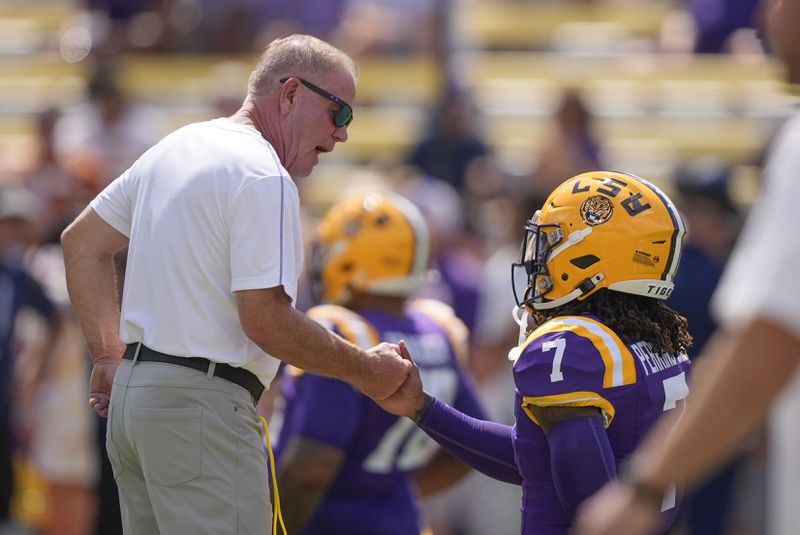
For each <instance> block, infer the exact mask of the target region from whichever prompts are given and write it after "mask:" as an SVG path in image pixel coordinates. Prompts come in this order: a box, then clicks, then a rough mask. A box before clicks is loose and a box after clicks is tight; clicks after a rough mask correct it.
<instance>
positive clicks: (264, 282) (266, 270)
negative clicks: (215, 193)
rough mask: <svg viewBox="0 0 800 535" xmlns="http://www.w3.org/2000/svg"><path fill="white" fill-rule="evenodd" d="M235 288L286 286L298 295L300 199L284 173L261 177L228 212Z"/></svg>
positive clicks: (234, 202) (294, 294)
mask: <svg viewBox="0 0 800 535" xmlns="http://www.w3.org/2000/svg"><path fill="white" fill-rule="evenodd" d="M229 229H230V244H231V245H230V246H231V256H230V258H231V291H234V292H235V291H239V290H253V289H259V288H274V287H275V286H283V287H284V289H285V290H286V293H287V294H288V295H289V296H290V297H291V298H292V300H294V299H295V298H296V296H297V279H298V276H299V269H300V266H301V264H302V254H303V252H302V237H301V236H302V235H301V233H300V230H301V229H300V200H299V197H298V194H297V188H296V187H295V185H294V183H293V182H291V180H289V179H288V178H284V177H279V176H276V177H266V178H258V179H255V180H253V181H251V182H249V183H248V184H247V185H246V186H245V187H243V188H242V189H241V190H240V191H238V192H237V193H236V194H235V195H234V198H233V200H232V206H231V208H230V211H229Z"/></svg>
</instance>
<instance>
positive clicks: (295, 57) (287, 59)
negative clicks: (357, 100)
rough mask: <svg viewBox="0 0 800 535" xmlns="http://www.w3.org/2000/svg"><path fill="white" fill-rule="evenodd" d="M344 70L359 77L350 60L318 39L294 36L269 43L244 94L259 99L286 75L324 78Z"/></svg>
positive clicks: (307, 36)
mask: <svg viewBox="0 0 800 535" xmlns="http://www.w3.org/2000/svg"><path fill="white" fill-rule="evenodd" d="M341 68H345V69H347V70H349V71H350V74H352V75H353V79H354V80H355V79H357V78H358V66H357V65H356V63H355V62H354V61H353V59H352V58H351V57H350V56H348V55H347V54H345V53H344V52H342V51H341V50H339V49H338V48H336V47H335V46H333V45H331V44H329V43H326V42H325V41H323V40H321V39H317V38H316V37H312V36H310V35H301V34H295V35H290V36H289V37H283V38H280V39H275V40H274V41H272V42H271V43H269V44H268V45H267V46H266V48H265V49H264V52H262V53H261V58H260V59H259V61H258V65H256V67H255V69H253V72H252V73H250V79H249V80H248V82H247V94H248V95H251V96H261V95H265V94H268V93H269V92H270V91H272V90H273V89H275V84H277V82H278V80H280V79H282V78H286V77H289V76H300V77H311V78H314V75H316V76H320V75H322V76H325V75H327V74H329V73H331V72H333V71H334V70H336V69H341Z"/></svg>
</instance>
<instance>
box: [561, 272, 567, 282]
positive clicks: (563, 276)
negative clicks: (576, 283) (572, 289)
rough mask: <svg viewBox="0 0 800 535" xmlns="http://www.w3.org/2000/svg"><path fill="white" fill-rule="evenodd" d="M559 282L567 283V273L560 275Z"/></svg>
mask: <svg viewBox="0 0 800 535" xmlns="http://www.w3.org/2000/svg"><path fill="white" fill-rule="evenodd" d="M561 280H562V281H568V280H569V275H568V274H567V273H562V274H561Z"/></svg>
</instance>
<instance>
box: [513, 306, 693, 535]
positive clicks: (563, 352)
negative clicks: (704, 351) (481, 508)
mask: <svg viewBox="0 0 800 535" xmlns="http://www.w3.org/2000/svg"><path fill="white" fill-rule="evenodd" d="M689 372H690V363H689V359H688V358H687V357H686V355H685V354H681V355H672V354H656V353H655V352H654V351H653V349H652V347H651V346H650V344H649V343H647V342H642V341H639V342H635V343H632V344H630V345H626V344H624V343H623V342H622V341H621V340H620V339H619V337H618V336H617V335H616V333H614V332H613V331H612V330H611V329H609V328H608V327H607V326H605V325H603V324H602V323H601V322H600V321H599V320H598V319H597V318H594V317H592V316H564V317H560V318H555V319H553V320H551V321H549V322H547V323H545V324H543V325H542V326H540V327H539V328H538V329H536V330H535V331H534V332H533V333H532V334H531V336H529V337H528V339H527V340H526V342H525V345H523V347H522V350H521V352H520V355H519V357H518V358H517V360H516V362H515V364H514V381H515V385H516V393H515V398H516V399H515V405H514V406H515V412H516V424H515V426H514V429H513V442H514V453H515V457H516V461H517V465H518V467H519V469H520V472H521V473H522V476H523V501H522V512H523V518H522V533H523V534H524V535H533V534H536V535H545V534H546V535H554V534H565V533H567V531H568V528H569V525H570V519H569V517H568V516H567V514H566V513H565V512H564V509H563V507H562V505H561V502H560V501H559V498H558V495H557V494H556V489H555V486H554V484H553V477H552V475H551V468H550V450H549V446H548V442H547V439H546V438H545V435H544V432H543V431H542V429H541V428H540V427H539V425H538V424H537V422H536V420H535V417H534V414H533V410H532V407H533V406H540V407H548V406H573V407H580V406H592V407H597V408H598V409H600V410H601V412H602V414H603V416H604V419H605V422H606V428H607V432H608V437H609V441H610V443H611V447H612V450H613V452H614V457H615V459H616V461H617V466H618V467H619V464H620V462H621V461H622V460H623V459H625V458H626V457H628V456H629V455H630V454H631V453H632V452H633V450H634V449H636V446H637V445H638V444H639V442H640V441H641V440H642V438H643V437H644V435H645V434H646V433H647V431H648V430H649V429H650V427H651V426H652V425H653V423H654V422H655V421H656V420H657V419H658V418H659V417H660V416H661V415H662V414H663V413H664V412H665V411H668V410H672V409H678V410H682V408H683V399H684V398H685V397H686V395H687V394H688V393H689V389H688V386H687V382H688V379H689ZM677 502H678V496H676V492H675V490H674V489H672V490H671V491H670V492H668V493H667V495H666V496H665V498H664V503H663V504H662V511H663V515H664V522H671V521H672V520H673V519H674V515H675V513H676V512H677V505H678V503H677Z"/></svg>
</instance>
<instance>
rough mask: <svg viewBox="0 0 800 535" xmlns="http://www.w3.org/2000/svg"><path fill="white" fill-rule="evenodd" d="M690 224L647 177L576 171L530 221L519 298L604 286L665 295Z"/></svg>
mask: <svg viewBox="0 0 800 535" xmlns="http://www.w3.org/2000/svg"><path fill="white" fill-rule="evenodd" d="M685 235H686V229H685V226H684V223H683V220H682V219H681V216H680V214H679V213H678V210H677V209H676V208H675V205H674V204H672V201H670V200H669V198H668V197H667V196H666V195H665V194H664V193H663V192H662V191H661V190H660V189H658V188H657V187H656V186H654V185H653V184H651V183H649V182H647V181H646V180H642V179H641V178H639V177H637V176H634V175H630V174H625V173H615V172H606V171H592V172H589V173H583V174H580V175H577V176H575V177H573V178H570V179H569V180H567V181H566V182H564V183H563V184H561V185H560V186H558V187H557V188H556V189H555V190H554V191H553V192H552V193H551V194H550V196H549V197H548V198H547V201H545V204H544V206H543V207H542V209H541V210H539V211H537V212H536V213H535V214H534V216H533V218H532V219H531V220H530V221H528V222H527V224H526V225H525V237H524V239H523V242H522V258H521V260H520V262H518V263H515V264H514V265H513V267H512V279H511V280H512V286H513V284H514V282H513V281H514V277H513V272H514V270H515V269H517V268H520V267H522V268H524V269H525V271H526V273H527V276H528V286H527V288H526V290H525V293H524V295H523V297H522V299H520V298H519V296H518V294H517V289H516V288H514V296H515V298H516V299H517V304H518V305H519V306H522V305H527V306H529V307H533V308H534V309H536V310H547V309H552V308H555V307H558V306H561V305H564V304H566V303H569V302H570V301H573V300H574V299H578V300H583V299H585V298H586V297H588V296H589V295H591V294H592V293H594V292H596V291H597V290H599V289H600V288H608V289H609V290H614V291H618V292H625V293H631V294H636V295H643V296H646V297H652V298H655V299H666V298H668V297H669V296H670V294H671V293H672V289H673V282H672V279H673V277H674V276H675V272H676V271H677V269H678V263H679V261H680V256H681V251H682V249H683V239H684V236H685Z"/></svg>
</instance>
